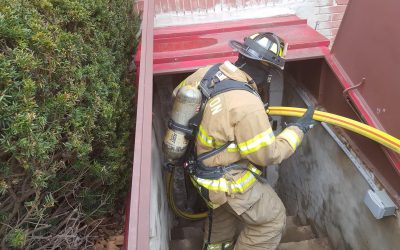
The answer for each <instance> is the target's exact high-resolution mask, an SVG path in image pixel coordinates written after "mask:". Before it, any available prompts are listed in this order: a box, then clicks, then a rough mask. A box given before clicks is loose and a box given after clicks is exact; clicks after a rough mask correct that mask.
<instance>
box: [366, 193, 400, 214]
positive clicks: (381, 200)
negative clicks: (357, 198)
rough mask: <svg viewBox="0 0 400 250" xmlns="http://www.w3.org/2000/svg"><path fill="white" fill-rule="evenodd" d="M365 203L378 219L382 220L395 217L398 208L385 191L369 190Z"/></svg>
mask: <svg viewBox="0 0 400 250" xmlns="http://www.w3.org/2000/svg"><path fill="white" fill-rule="evenodd" d="M364 203H365V205H367V207H368V208H369V210H370V211H371V213H372V214H373V215H374V216H375V218H376V219H382V218H383V217H385V216H390V215H394V214H395V212H396V208H397V207H396V205H395V204H394V202H393V201H392V200H391V199H390V197H389V195H387V193H386V192H385V191H384V190H383V191H373V190H368V192H367V194H366V195H365V197H364Z"/></svg>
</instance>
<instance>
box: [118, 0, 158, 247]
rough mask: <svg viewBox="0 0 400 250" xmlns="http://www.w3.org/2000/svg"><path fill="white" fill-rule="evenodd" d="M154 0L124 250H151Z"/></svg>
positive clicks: (148, 17)
mask: <svg viewBox="0 0 400 250" xmlns="http://www.w3.org/2000/svg"><path fill="white" fill-rule="evenodd" d="M153 26H154V0H147V1H145V2H144V11H143V20H142V27H143V29H142V38H141V44H142V48H143V49H142V50H141V52H140V61H141V63H140V68H139V72H138V75H139V77H138V94H137V96H138V100H137V113H136V130H135V149H134V160H133V169H132V182H131V192H130V194H131V196H130V203H129V217H128V218H127V223H128V230H126V231H125V246H124V248H125V249H129V250H145V249H149V230H150V218H149V217H150V181H151V179H150V176H151V128H152V127H151V123H152V103H153V102H152V96H153Z"/></svg>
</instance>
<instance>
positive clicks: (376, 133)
mask: <svg viewBox="0 0 400 250" xmlns="http://www.w3.org/2000/svg"><path fill="white" fill-rule="evenodd" d="M266 112H267V114H268V115H274V116H294V117H300V116H302V115H303V114H304V112H306V109H304V108H295V107H269V109H267V110H266ZM313 119H314V120H316V121H320V122H325V123H328V124H332V125H336V126H339V127H342V128H345V129H348V130H350V131H353V132H355V133H357V134H360V135H363V136H365V137H367V138H369V139H371V140H374V141H376V142H378V143H380V144H381V145H383V146H385V147H387V148H389V149H391V150H393V151H395V152H396V153H398V154H400V140H399V139H397V138H396V137H393V136H391V135H389V134H387V133H385V132H383V131H381V130H379V129H376V128H373V127H371V126H368V125H366V124H364V123H361V122H358V121H355V120H352V119H348V118H346V117H343V116H339V115H334V114H331V113H327V112H322V111H318V110H316V111H315V112H314V116H313ZM172 175H173V174H172V173H167V193H168V201H169V204H170V206H171V208H172V210H173V211H174V212H175V214H176V215H178V216H180V217H183V218H185V219H189V220H198V219H203V218H206V217H207V212H203V213H196V214H191V213H187V212H185V211H182V210H180V209H179V208H178V207H177V206H176V204H175V202H174V199H173V189H172V186H173V185H172Z"/></svg>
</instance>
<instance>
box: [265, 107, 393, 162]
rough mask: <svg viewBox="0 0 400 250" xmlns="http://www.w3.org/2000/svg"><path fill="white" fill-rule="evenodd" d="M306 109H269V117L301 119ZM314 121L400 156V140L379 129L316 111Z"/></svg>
mask: <svg viewBox="0 0 400 250" xmlns="http://www.w3.org/2000/svg"><path fill="white" fill-rule="evenodd" d="M305 111H306V109H304V108H294V107H269V109H268V110H267V114H268V115H278V116H297V117H300V116H302V115H303V114H304V112H305ZM313 119H314V120H316V121H320V122H325V123H329V124H332V125H336V126H339V127H342V128H345V129H348V130H350V131H353V132H355V133H357V134H360V135H363V136H365V137H368V138H369V139H371V140H374V141H376V142H378V143H380V144H382V145H383V146H385V147H388V148H390V149H391V150H393V151H395V152H396V153H398V154H400V140H399V139H397V138H396V137H393V136H391V135H389V134H387V133H385V132H383V131H381V130H379V129H376V128H373V127H371V126H368V125H366V124H364V123H361V122H357V121H354V120H352V119H348V118H346V117H343V116H339V115H334V114H331V113H327V112H322V111H318V110H316V111H315V112H314V116H313Z"/></svg>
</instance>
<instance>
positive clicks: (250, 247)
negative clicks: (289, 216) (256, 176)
mask: <svg viewBox="0 0 400 250" xmlns="http://www.w3.org/2000/svg"><path fill="white" fill-rule="evenodd" d="M247 192H256V194H257V195H259V197H260V198H259V199H258V200H257V201H256V202H255V203H253V204H248V205H249V206H248V207H249V208H248V209H247V210H246V211H245V212H243V213H241V214H237V212H235V211H234V210H233V209H232V207H234V206H235V202H236V200H235V199H238V202H241V203H243V201H244V200H243V199H242V200H241V198H242V197H240V196H239V197H234V198H231V199H229V200H228V202H227V203H225V204H224V205H222V206H220V207H218V208H217V209H214V210H213V218H212V229H211V239H210V243H211V244H210V245H209V246H208V248H207V249H234V250H261V249H262V250H265V249H276V248H277V247H278V245H279V242H280V240H281V237H282V233H283V230H284V228H285V225H286V211H285V207H284V206H283V204H282V201H281V200H280V199H279V197H278V195H277V194H276V193H275V191H274V190H273V189H272V188H271V187H270V186H269V185H267V184H261V183H259V182H257V183H256V184H255V185H254V186H253V187H252V188H250V190H248V191H246V193H247ZM246 193H245V194H244V197H247V196H248V195H249V194H246ZM208 229H209V221H207V222H206V224H205V234H204V242H207V240H208V233H209V232H208ZM223 244H225V245H224V247H222V246H223Z"/></svg>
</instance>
